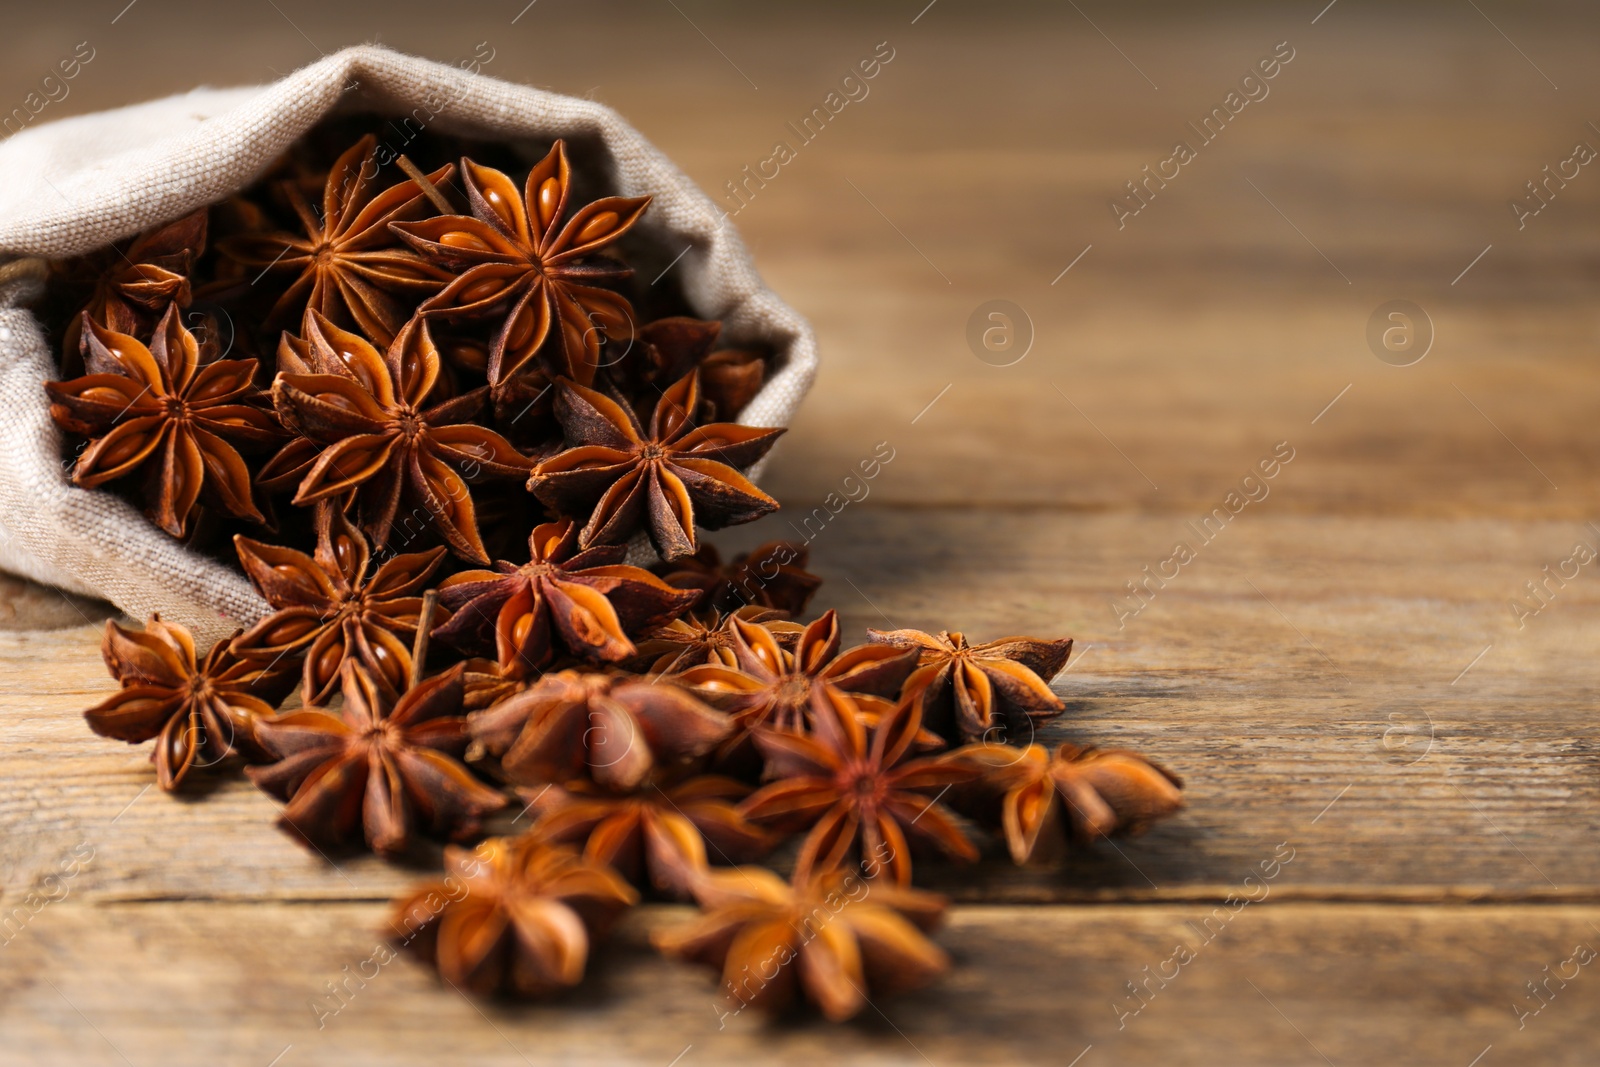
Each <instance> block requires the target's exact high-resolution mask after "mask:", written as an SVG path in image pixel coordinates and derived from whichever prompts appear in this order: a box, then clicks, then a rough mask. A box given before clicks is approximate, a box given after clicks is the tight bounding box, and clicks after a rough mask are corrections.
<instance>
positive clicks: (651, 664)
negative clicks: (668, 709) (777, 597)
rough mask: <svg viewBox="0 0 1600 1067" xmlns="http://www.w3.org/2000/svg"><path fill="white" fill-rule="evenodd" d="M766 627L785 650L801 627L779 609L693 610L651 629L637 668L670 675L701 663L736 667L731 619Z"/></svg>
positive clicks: (736, 657) (788, 648)
mask: <svg viewBox="0 0 1600 1067" xmlns="http://www.w3.org/2000/svg"><path fill="white" fill-rule="evenodd" d="M735 617H737V618H739V619H742V620H743V621H745V622H749V623H754V624H755V625H757V626H760V627H762V628H764V629H766V630H767V631H768V632H769V633H771V634H772V636H773V638H775V639H776V640H777V642H778V645H779V647H781V648H783V649H784V650H785V651H793V650H794V646H795V644H796V643H797V642H799V640H800V635H801V634H802V633H804V632H805V627H803V626H801V625H800V624H799V623H797V622H790V621H789V620H788V619H787V618H785V617H784V613H783V612H781V611H773V610H772V609H771V608H757V607H745V608H740V609H739V610H738V611H736V612H733V613H731V614H728V615H724V614H722V613H721V612H720V611H712V612H709V613H708V612H695V613H692V614H689V615H685V616H683V617H682V618H680V619H673V620H672V621H671V622H669V623H667V624H666V625H665V626H662V627H659V628H658V629H655V630H652V631H651V632H650V633H649V635H648V636H646V637H645V638H644V639H643V640H641V641H640V642H639V660H640V669H644V670H647V671H648V672H649V673H651V674H671V673H672V672H674V671H682V670H687V669H688V668H690V667H695V666H699V665H700V664H703V663H710V664H716V665H720V666H723V667H737V666H738V665H739V659H738V656H737V654H736V653H735V652H734V641H735V640H736V637H735V631H734V629H733V627H732V626H730V625H729V624H728V622H729V620H730V619H732V618H735Z"/></svg>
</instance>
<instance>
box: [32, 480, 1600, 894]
mask: <svg viewBox="0 0 1600 1067" xmlns="http://www.w3.org/2000/svg"><path fill="white" fill-rule="evenodd" d="M1286 476H1287V475H1286ZM1274 503H1275V501H1274V500H1273V499H1272V498H1269V499H1268V500H1266V501H1265V502H1263V503H1262V504H1261V505H1259V507H1260V509H1261V510H1260V512H1259V513H1253V512H1252V511H1250V510H1248V509H1247V510H1246V511H1244V512H1243V513H1241V514H1240V516H1239V517H1238V518H1237V519H1236V520H1235V525H1232V526H1230V527H1229V528H1228V529H1227V530H1226V531H1225V532H1224V533H1223V534H1221V535H1219V536H1217V538H1216V539H1215V541H1214V542H1213V544H1211V545H1209V546H1204V547H1202V548H1201V549H1200V550H1199V552H1200V554H1199V556H1198V558H1197V559H1196V560H1195V561H1194V562H1193V563H1192V564H1190V565H1188V566H1187V567H1185V568H1183V569H1182V570H1181V571H1180V573H1179V577H1178V578H1177V579H1175V580H1174V581H1172V582H1171V583H1169V584H1168V585H1167V587H1166V588H1164V589H1160V590H1158V591H1157V593H1156V595H1155V598H1154V599H1153V600H1151V601H1150V602H1149V605H1148V606H1147V607H1146V608H1144V610H1143V611H1142V612H1140V613H1139V614H1138V615H1135V616H1132V617H1128V618H1125V620H1124V621H1125V623H1126V625H1125V627H1124V628H1122V629H1119V628H1118V626H1117V617H1116V615H1115V613H1114V611H1113V609H1112V608H1111V607H1110V606H1109V604H1108V599H1109V598H1110V597H1111V596H1113V595H1114V594H1115V593H1116V592H1117V585H1118V583H1119V582H1120V581H1125V580H1127V579H1128V578H1131V577H1136V576H1139V575H1140V574H1141V571H1140V568H1141V567H1142V566H1143V565H1144V564H1145V563H1148V562H1154V561H1157V560H1159V559H1161V558H1162V557H1163V556H1164V554H1165V551H1166V548H1165V546H1167V545H1169V544H1170V542H1171V539H1172V538H1174V537H1176V536H1182V534H1181V533H1180V532H1179V531H1178V529H1177V528H1176V527H1177V525H1178V524H1175V523H1174V521H1173V520H1172V519H1171V518H1168V517H1161V516H1103V515H1088V516H1083V515H1070V514H1069V515H1061V514H1056V513H1048V512H1042V513H1013V514H1010V515H1008V516H1007V521H1006V525H1005V527H1004V530H1005V533H1004V536H1003V537H1002V538H997V537H996V536H995V533H994V526H993V523H992V521H991V520H990V519H988V518H987V517H984V516H981V515H977V514H974V513H971V512H967V511H942V510H901V509H890V508H875V507H872V506H871V505H870V504H868V505H866V506H863V507H861V508H860V509H858V510H854V511H851V510H846V511H845V512H843V513H842V514H841V515H840V516H839V518H838V520H837V523H838V525H837V526H836V527H830V528H828V529H827V530H825V531H824V532H823V534H821V535H820V536H818V537H817V539H816V541H815V542H814V546H813V547H814V550H815V553H816V557H815V566H816V567H817V568H818V569H819V570H820V571H821V572H822V573H824V574H826V575H828V576H829V581H830V584H829V585H827V586H825V587H824V594H823V600H822V602H821V603H820V604H819V607H826V606H837V607H839V608H841V609H842V610H843V612H844V619H845V624H846V626H847V627H848V631H849V632H850V633H853V634H861V633H862V632H863V630H864V628H865V627H867V626H878V627H886V626H889V625H891V624H892V625H893V626H918V627H927V628H937V627H939V626H941V625H944V626H952V627H960V628H964V629H966V630H967V631H968V632H970V633H972V634H973V635H974V637H975V638H988V637H993V636H1001V635H1002V634H1004V633H1007V632H1026V633H1042V634H1056V633H1066V634H1070V635H1073V636H1075V637H1076V638H1077V639H1078V642H1079V644H1078V646H1077V652H1076V653H1075V658H1074V661H1073V664H1072V666H1071V668H1070V669H1069V670H1068V671H1067V672H1066V673H1065V674H1063V675H1062V676H1061V677H1060V679H1058V680H1057V682H1056V689H1057V691H1058V692H1060V693H1061V694H1062V695H1063V696H1064V697H1065V698H1066V699H1067V700H1068V704H1069V710H1068V713H1067V714H1066V715H1065V716H1063V718H1062V719H1061V720H1059V721H1058V722H1057V723H1055V724H1052V725H1051V726H1050V727H1049V728H1048V729H1046V730H1045V731H1043V732H1042V733H1041V735H1040V740H1041V741H1044V742H1049V743H1053V742H1054V741H1056V740H1060V739H1065V738H1069V737H1070V738H1073V739H1076V740H1079V741H1092V742H1095V743H1099V744H1103V745H1121V746H1128V747H1133V748H1137V749H1141V750H1143V751H1146V752H1148V753H1150V754H1151V755H1152V756H1154V757H1156V758H1159V759H1161V760H1163V761H1165V762H1167V763H1168V764H1169V765H1171V766H1172V767H1173V768H1175V769H1176V770H1177V771H1179V772H1180V773H1181V774H1183V775H1184V776H1185V777H1186V779H1187V781H1188V798H1189V807H1188V810H1187V811H1185V812H1184V813H1183V814H1182V815H1181V816H1180V817H1178V818H1176V819H1174V820H1172V821H1171V822H1169V823H1166V824H1164V825H1162V826H1161V827H1159V828H1158V829H1156V830H1155V831H1154V832H1152V833H1151V834H1149V835H1148V836H1146V837H1143V838H1140V839H1136V840H1133V841H1128V842H1122V843H1117V844H1114V845H1107V846H1101V847H1099V848H1096V849H1094V850H1092V851H1090V852H1089V853H1087V854H1085V855H1082V856H1079V857H1076V858H1074V859H1073V860H1071V861H1070V862H1069V863H1068V864H1067V866H1066V867H1065V868H1064V869H1062V870H1054V871H1043V872H1035V871H1016V870H1014V869H1012V868H1011V867H1009V865H1007V864H1005V863H1003V862H996V863H994V864H991V865H987V866H985V867H983V868H982V869H980V870H978V871H959V870H946V869H941V868H939V867H938V866H937V865H929V866H928V867H927V871H928V875H929V877H930V878H933V879H934V880H935V881H936V883H937V884H938V885H940V886H941V887H942V888H945V889H946V890H947V891H949V892H952V893H954V894H956V895H957V896H959V897H962V898H964V899H991V900H994V899H1020V900H1042V899H1081V898H1091V899H1097V898H1100V897H1107V896H1109V897H1112V898H1117V899H1131V898H1141V897H1153V898H1162V897H1164V896H1172V895H1176V896H1179V897H1185V898H1204V899H1214V898H1217V897H1219V896H1220V895H1221V894H1222V893H1223V892H1225V891H1226V890H1227V887H1229V886H1231V885H1233V884H1235V883H1236V882H1237V880H1238V879H1239V878H1240V877H1242V876H1243V873H1244V872H1247V871H1248V870H1249V869H1250V868H1251V867H1252V866H1253V865H1254V863H1255V860H1256V857H1258V856H1259V855H1260V854H1261V853H1262V852H1263V851H1264V850H1265V851H1270V850H1271V848H1272V846H1273V845H1274V844H1276V843H1277V842H1280V841H1290V842H1292V844H1293V845H1294V846H1295V847H1297V848H1300V849H1302V852H1303V855H1304V856H1305V859H1304V860H1303V861H1302V863H1301V864H1300V865H1299V866H1297V867H1296V869H1295V871H1294V872H1293V877H1292V878H1290V879H1288V880H1287V881H1286V883H1285V887H1284V892H1285V893H1289V894H1294V895H1302V896H1310V897H1316V896H1319V895H1327V894H1336V895H1339V896H1341V897H1358V898H1363V897H1365V898H1386V897H1389V896H1391V895H1393V896H1397V897H1400V898H1404V899H1411V898H1415V897H1417V896H1419V895H1420V896H1424V897H1434V898H1444V897H1449V896H1459V895H1468V896H1486V897H1499V898H1526V897H1554V898H1556V899H1571V898H1573V897H1578V898H1581V899H1595V898H1596V897H1597V896H1600V893H1597V890H1596V888H1595V887H1596V886H1597V884H1600V870H1597V867H1596V864H1597V860H1596V857H1595V853H1594V850H1593V849H1592V848H1591V847H1589V843H1590V840H1591V838H1592V835H1593V832H1594V827H1595V820H1596V815H1595V812H1596V807H1595V803H1596V791H1595V787H1594V784H1593V765H1592V760H1591V759H1590V758H1589V754H1588V748H1587V743H1586V741H1585V740H1584V738H1585V732H1584V731H1585V730H1586V728H1587V727H1586V723H1587V718H1588V715H1589V709H1590V708H1591V707H1592V705H1593V698H1594V689H1595V680H1594V669H1593V666H1592V660H1591V659H1590V658H1589V657H1587V656H1586V655H1584V651H1583V650H1584V649H1586V648H1589V647H1593V644H1594V642H1595V641H1596V640H1597V639H1600V633H1597V629H1600V623H1597V622H1596V620H1597V618H1600V615H1597V614H1596V612H1595V610H1594V608H1595V606H1596V600H1597V598H1600V586H1596V585H1594V584H1593V582H1592V581H1585V580H1584V579H1581V578H1580V579H1578V580H1575V581H1573V582H1572V583H1570V584H1569V585H1568V586H1567V588H1565V589H1563V590H1561V591H1560V593H1559V594H1558V595H1557V596H1556V598H1555V599H1553V600H1552V601H1551V603H1550V605H1549V606H1548V607H1547V608H1545V609H1544V610H1543V611H1542V612H1541V614H1540V615H1538V616H1534V617H1531V618H1528V619H1527V620H1525V621H1526V626H1525V628H1524V629H1523V630H1520V631H1519V630H1518V629H1517V628H1516V626H1515V625H1514V623H1515V619H1514V617H1513V615H1512V613H1511V612H1510V611H1509V610H1508V608H1507V600H1508V598H1509V597H1510V596H1512V595H1515V594H1516V593H1517V592H1519V583H1520V582H1521V581H1525V580H1527V579H1529V578H1532V577H1537V576H1538V575H1539V573H1540V571H1539V566H1540V561H1541V560H1553V559H1557V558H1559V555H1560V553H1561V552H1563V551H1564V549H1563V547H1562V546H1563V545H1564V544H1565V543H1566V541H1567V539H1569V538H1571V537H1573V536H1576V533H1575V531H1574V529H1573V528H1572V526H1571V524H1568V523H1562V522H1546V523H1509V522H1494V521H1489V520H1478V521H1473V522H1457V521H1444V520H1373V519H1327V518H1321V519H1311V518H1306V517H1301V516H1294V515H1287V516H1285V515H1280V514H1276V513H1273V512H1271V511H1270V510H1269V509H1270V508H1271V507H1272V506H1273V504H1274ZM1253 506H1254V505H1253ZM761 535H762V534H761V531H759V530H757V531H748V530H747V531H742V534H741V536H743V537H744V538H746V539H752V538H755V537H758V536H761ZM1128 602H1129V603H1137V602H1136V601H1132V600H1131V598H1130V599H1129V601H1128ZM1490 646H1492V647H1490ZM1486 647H1487V648H1488V651H1487V652H1484V650H1485V648H1486ZM1480 653H1483V654H1482V656H1481V657H1480V656H1479V654H1480ZM1468 668H1470V669H1468ZM0 671H3V672H4V676H5V679H6V684H7V687H8V690H9V692H10V696H9V697H8V701H7V708H6V714H5V716H4V718H3V719H0V782H3V783H4V785H3V787H0V826H3V827H4V828H5V830H4V833H3V834H0V855H3V856H4V857H5V878H6V883H5V884H7V885H8V886H10V887H12V888H13V889H15V888H17V887H23V886H27V885H29V884H30V883H31V882H32V881H33V880H34V879H36V878H38V877H41V876H42V875H43V874H45V873H48V872H49V871H51V870H54V869H55V866H56V864H57V863H58V861H59V859H60V857H61V855H63V854H65V853H66V852H68V851H70V850H71V849H72V848H73V847H74V846H75V845H77V844H78V843H79V842H80V841H83V840H89V841H92V842H93V843H94V845H95V847H96V848H97V849H98V850H99V852H98V855H99V861H98V862H97V863H96V865H95V867H94V869H93V870H92V871H90V872H87V873H86V874H85V875H84V877H83V879H82V881H81V885H80V888H79V892H80V893H82V894H83V895H85V896H88V897H95V898H100V899H128V898H151V897H156V898H161V897H173V896H178V897H189V896H200V897H216V898H224V899H236V898H251V899H254V898H269V899H270V898H284V897H287V898H295V899H301V898H307V897H331V898H340V897H357V898H372V897H377V896H383V895H386V894H388V893H389V892H392V891H393V890H394V888H396V887H397V886H398V885H400V884H402V883H403V882H404V880H405V877H406V876H405V874H404V872H401V871H398V870H395V869H393V868H390V867H386V866H384V865H382V864H380V863H378V862H376V861H373V860H370V859H360V860H354V861H350V862H346V861H344V860H341V861H340V869H338V870H335V869H332V868H330V867H329V866H328V865H327V864H326V863H324V862H323V861H322V860H320V859H318V858H316V857H312V856H308V855H307V854H306V853H305V852H303V851H302V850H301V849H300V848H298V847H297V846H295V845H293V844H292V843H291V842H289V841H288V840H287V839H286V838H284V837H282V836H281V835H280V834H278V833H277V832H276V831H275V830H274V829H273V828H272V826H271V822H272V819H273V816H274V804H273V802H272V801H271V800H269V799H268V798H267V797H265V796H264V795H262V794H259V793H257V792H256V791H255V790H254V789H252V788H251V787H250V786H249V785H248V784H247V783H244V782H242V781H232V782H228V783H226V784H223V785H222V786H220V787H219V788H217V789H216V791H215V792H213V793H211V794H209V795H205V796H200V797H195V798H193V799H188V800H174V799H173V798H170V797H167V796H163V795H162V794H160V793H159V792H158V791H153V790H152V791H149V792H143V790H145V788H146V787H147V786H148V785H149V784H150V783H151V781H152V771H151V769H150V767H149V765H148V764H147V763H146V752H145V750H144V749H142V748H130V747H128V746H124V745H121V744H118V743H114V742H111V741H106V740H102V739H98V738H95V737H93V736H92V735H90V734H89V733H88V732H87V729H86V728H85V727H84V725H83V723H82V720H81V717H80V715H81V712H82V710H83V708H84V707H86V706H88V704H90V703H92V702H93V701H95V700H96V699H98V694H100V693H102V692H104V691H105V690H106V689H107V688H108V687H109V686H110V682H109V680H108V679H107V678H106V677H105V674H104V669H103V667H102V665H101V664H100V661H99V656H98V651H97V634H96V633H95V632H94V631H91V630H89V629H87V628H85V627H79V628H77V629H75V630H63V631H58V632H55V633H26V634H8V635H3V636H0ZM1535 687H1537V688H1536V689H1535ZM1534 691H1536V692H1537V693H1538V698H1537V700H1530V699H1528V694H1529V693H1531V692H1534ZM130 805H131V806H130ZM124 808H126V810H124ZM113 820H115V821H114V822H113Z"/></svg>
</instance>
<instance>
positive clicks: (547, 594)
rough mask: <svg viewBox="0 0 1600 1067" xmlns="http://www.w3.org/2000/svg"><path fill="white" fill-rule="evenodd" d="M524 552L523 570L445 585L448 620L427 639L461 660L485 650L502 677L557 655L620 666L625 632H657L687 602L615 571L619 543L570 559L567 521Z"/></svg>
mask: <svg viewBox="0 0 1600 1067" xmlns="http://www.w3.org/2000/svg"><path fill="white" fill-rule="evenodd" d="M528 548H529V551H530V553H531V555H532V558H531V559H530V560H529V561H528V562H527V563H524V564H521V565H518V564H514V563H506V562H500V563H497V564H495V569H494V570H492V571H462V572H461V573H459V574H455V575H452V576H451V577H449V578H447V579H446V580H445V581H444V583H443V584H442V585H441V586H440V587H439V602H440V603H441V604H443V605H444V606H445V607H447V608H449V609H450V610H451V612H453V614H452V616H451V618H450V621H449V622H448V623H445V624H444V625H442V626H439V627H437V628H435V629H434V631H433V634H434V636H435V637H438V638H439V639H440V640H443V641H446V642H448V643H450V644H452V645H454V646H455V647H457V648H459V649H462V650H463V651H467V652H488V651H490V650H491V649H493V650H494V652H495V656H496V659H497V660H498V662H499V664H500V669H501V671H502V673H504V674H505V675H507V676H510V677H516V676H527V675H530V674H534V673H536V672H538V671H541V670H543V669H544V668H546V667H548V666H549V665H550V664H551V663H553V662H555V660H556V659H557V658H559V657H560V656H562V655H573V656H580V657H583V658H586V659H590V660H595V661H599V662H603V663H618V662H621V661H622V660H625V659H627V658H629V657H630V656H632V655H633V654H634V645H633V642H632V641H631V640H630V639H629V634H632V633H638V632H640V631H642V630H648V629H652V628H654V627H657V626H660V625H661V624H662V623H664V622H666V621H667V620H668V619H671V618H672V617H673V616H675V615H677V614H678V613H679V612H680V611H683V610H684V609H685V608H686V607H687V606H688V605H689V604H690V603H692V602H693V600H694V594H693V593H686V592H683V591H681V590H677V589H673V588H672V587H671V586H669V585H667V584H666V583H665V582H663V581H662V580H661V579H660V578H657V577H656V576H655V575H653V574H651V573H650V572H649V571H647V570H644V569H643V568H641V567H630V566H626V565H625V564H623V562H622V560H623V558H624V557H625V556H626V555H627V549H625V548H624V547H622V546H620V545H613V546H605V547H595V548H591V549H587V550H585V551H582V552H580V551H578V529H577V526H576V525H574V524H573V523H572V522H571V520H567V519H563V520H561V521H560V522H548V523H544V524H542V525H540V526H537V527H535V528H534V531H533V534H532V535H531V536H530V537H529V538H528Z"/></svg>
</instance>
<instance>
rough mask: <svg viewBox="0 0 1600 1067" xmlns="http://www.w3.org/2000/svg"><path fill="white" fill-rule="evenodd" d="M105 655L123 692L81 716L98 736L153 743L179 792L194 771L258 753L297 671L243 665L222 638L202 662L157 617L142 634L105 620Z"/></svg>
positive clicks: (162, 774) (187, 639) (187, 640)
mask: <svg viewBox="0 0 1600 1067" xmlns="http://www.w3.org/2000/svg"><path fill="white" fill-rule="evenodd" d="M100 654H101V656H102V657H103V658H104V659H105V661H106V668H107V669H108V670H109V671H110V672H111V676H112V677H113V678H115V679H116V680H117V681H118V682H120V683H121V685H122V688H121V689H119V690H117V692H115V693H113V694H112V695H111V696H109V697H107V698H106V699H105V700H103V701H101V702H100V703H99V704H97V705H95V706H94V707H92V708H90V709H89V710H88V711H86V712H84V718H85V719H87V720H88V722H89V728H90V729H91V730H93V731H94V732H95V733H97V734H99V735H100V736H101V737H112V738H115V739H117V740H118V741H126V742H128V743H129V744H138V743H140V742H143V741H148V740H150V739H151V738H155V739H156V746H155V751H154V752H152V753H151V755H150V760H151V762H153V763H154V764H155V765H156V781H157V782H158V783H159V784H160V786H161V788H162V789H165V790H167V791H168V792H171V791H172V790H174V789H177V788H178V787H179V786H180V785H181V784H182V783H183V780H184V778H185V777H187V776H188V774H189V773H190V772H191V771H192V770H194V769H195V768H196V767H207V766H211V765H214V764H215V763H217V762H218V761H219V760H221V759H222V758H223V757H225V756H229V755H232V754H234V753H235V752H242V753H244V754H247V755H253V754H254V753H255V752H256V743H255V732H256V723H257V722H258V721H259V720H260V719H263V718H265V717H267V716H270V715H271V714H272V712H273V709H274V707H275V706H276V704H277V702H278V701H279V700H280V699H282V698H283V696H284V695H285V694H286V693H287V692H288V691H289V689H290V688H292V687H293V685H294V681H293V674H292V672H290V671H286V670H272V669H264V668H263V667H262V666H261V665H260V664H256V663H250V662H249V661H246V660H241V659H240V658H239V657H238V656H237V655H236V654H235V653H234V650H233V647H232V643H231V640H228V639H225V640H222V641H219V642H217V644H215V645H214V646H212V648H211V651H210V652H208V653H207V654H206V656H205V658H204V659H203V660H201V659H199V658H198V657H197V656H196V654H195V645H194V638H193V637H192V636H191V635H190V633H189V631H188V630H187V629H185V628H184V627H182V626H179V625H178V624H177V623H168V622H162V621H161V616H160V615H152V616H151V617H150V621H149V622H147V623H146V624H145V627H144V630H143V631H137V630H126V629H124V628H123V627H121V626H119V625H117V623H116V622H115V621H109V622H107V623H106V635H105V639H104V640H103V641H102V642H101V644H100Z"/></svg>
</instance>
